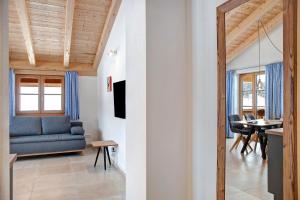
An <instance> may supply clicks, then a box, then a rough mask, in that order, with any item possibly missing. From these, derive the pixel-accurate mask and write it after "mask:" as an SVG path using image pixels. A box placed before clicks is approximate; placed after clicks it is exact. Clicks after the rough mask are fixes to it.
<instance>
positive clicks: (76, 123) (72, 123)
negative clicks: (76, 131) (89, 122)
mask: <svg viewBox="0 0 300 200" xmlns="http://www.w3.org/2000/svg"><path fill="white" fill-rule="evenodd" d="M75 126H81V127H83V123H82V122H81V121H71V127H75Z"/></svg>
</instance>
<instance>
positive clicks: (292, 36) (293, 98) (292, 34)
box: [283, 0, 298, 200]
mask: <svg viewBox="0 0 300 200" xmlns="http://www.w3.org/2000/svg"><path fill="white" fill-rule="evenodd" d="M283 35H284V37H283V51H284V55H283V62H284V122H283V127H284V132H283V163H284V166H283V177H284V178H283V191H284V192H283V196H284V199H285V200H296V199H297V198H298V194H297V190H298V188H297V87H296V86H297V0H284V1H283Z"/></svg>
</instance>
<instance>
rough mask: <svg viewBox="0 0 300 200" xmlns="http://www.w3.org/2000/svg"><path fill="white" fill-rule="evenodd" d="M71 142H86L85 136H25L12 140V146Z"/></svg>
mask: <svg viewBox="0 0 300 200" xmlns="http://www.w3.org/2000/svg"><path fill="white" fill-rule="evenodd" d="M69 140H84V136H83V135H71V134H69V133H65V134H52V135H37V136H23V137H13V138H10V143H11V144H24V143H35V142H37V143H39V142H56V141H69Z"/></svg>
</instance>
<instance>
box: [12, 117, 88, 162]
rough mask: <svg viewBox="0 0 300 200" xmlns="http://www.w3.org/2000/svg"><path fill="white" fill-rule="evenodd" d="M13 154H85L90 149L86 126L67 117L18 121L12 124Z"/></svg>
mask: <svg viewBox="0 0 300 200" xmlns="http://www.w3.org/2000/svg"><path fill="white" fill-rule="evenodd" d="M9 129H10V130H9V132H10V153H16V154H18V156H22V155H38V154H51V153H62V152H72V151H82V150H84V149H85V147H86V141H85V137H84V129H83V128H82V122H78V121H76V122H71V121H70V118H69V117H67V116H51V117H20V116H17V117H14V118H12V119H11V120H10V126H9Z"/></svg>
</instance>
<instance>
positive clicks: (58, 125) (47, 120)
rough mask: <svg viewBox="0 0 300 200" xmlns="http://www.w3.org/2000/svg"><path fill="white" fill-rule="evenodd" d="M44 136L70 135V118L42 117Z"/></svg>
mask: <svg viewBox="0 0 300 200" xmlns="http://www.w3.org/2000/svg"><path fill="white" fill-rule="evenodd" d="M42 128H43V134H62V133H70V129H71V123H70V117H68V116H55V117H52V116H51V117H42Z"/></svg>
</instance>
